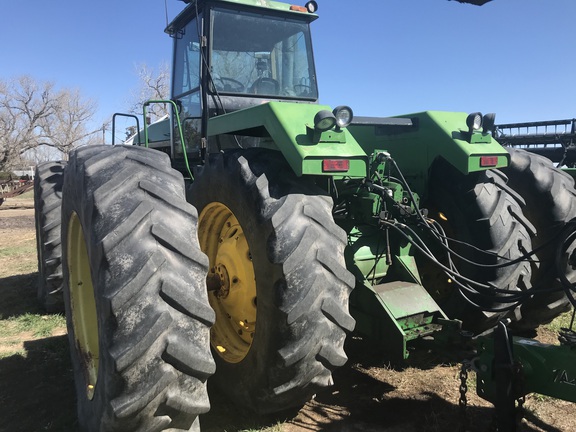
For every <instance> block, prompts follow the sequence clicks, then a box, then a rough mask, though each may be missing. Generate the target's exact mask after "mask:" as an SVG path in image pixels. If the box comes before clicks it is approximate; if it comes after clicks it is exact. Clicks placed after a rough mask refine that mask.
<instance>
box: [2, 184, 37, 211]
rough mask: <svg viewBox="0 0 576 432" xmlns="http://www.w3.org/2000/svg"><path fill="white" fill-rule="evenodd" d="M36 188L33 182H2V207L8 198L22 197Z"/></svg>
mask: <svg viewBox="0 0 576 432" xmlns="http://www.w3.org/2000/svg"><path fill="white" fill-rule="evenodd" d="M32 188H34V183H33V181H32V180H0V205H2V203H4V201H5V200H6V199H8V198H14V197H16V196H18V195H22V194H23V193H25V192H28V191H29V190H31V189H32Z"/></svg>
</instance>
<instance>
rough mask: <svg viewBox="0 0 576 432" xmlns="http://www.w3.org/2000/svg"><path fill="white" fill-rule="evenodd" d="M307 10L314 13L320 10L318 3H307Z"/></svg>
mask: <svg viewBox="0 0 576 432" xmlns="http://www.w3.org/2000/svg"><path fill="white" fill-rule="evenodd" d="M306 9H308V12H310V13H314V12H316V11H317V10H318V3H316V2H315V1H309V2H308V3H306Z"/></svg>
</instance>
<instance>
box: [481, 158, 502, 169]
mask: <svg viewBox="0 0 576 432" xmlns="http://www.w3.org/2000/svg"><path fill="white" fill-rule="evenodd" d="M496 165H498V156H480V166H481V167H495V166H496Z"/></svg>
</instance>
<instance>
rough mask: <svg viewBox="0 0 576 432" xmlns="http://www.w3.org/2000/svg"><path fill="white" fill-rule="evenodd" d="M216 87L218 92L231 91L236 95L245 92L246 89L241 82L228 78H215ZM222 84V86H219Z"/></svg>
mask: <svg viewBox="0 0 576 432" xmlns="http://www.w3.org/2000/svg"><path fill="white" fill-rule="evenodd" d="M213 81H214V86H215V87H216V90H218V91H229V92H234V93H240V92H243V91H244V89H245V87H244V84H242V83H241V82H240V81H237V80H235V79H233V78H228V77H218V78H213ZM218 83H220V84H218Z"/></svg>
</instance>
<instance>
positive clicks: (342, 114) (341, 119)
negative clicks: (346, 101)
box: [332, 105, 354, 128]
mask: <svg viewBox="0 0 576 432" xmlns="http://www.w3.org/2000/svg"><path fill="white" fill-rule="evenodd" d="M332 113H333V114H334V117H336V124H337V125H338V127H339V128H345V127H346V126H348V125H349V124H350V123H352V119H353V118H354V113H353V112H352V108H350V107H348V106H345V105H340V106H337V107H336V108H334V111H332Z"/></svg>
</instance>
